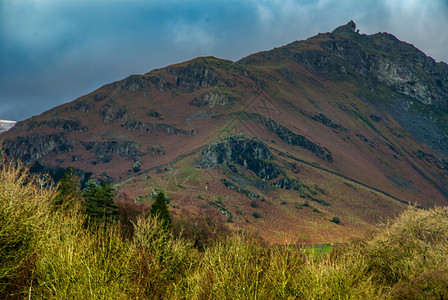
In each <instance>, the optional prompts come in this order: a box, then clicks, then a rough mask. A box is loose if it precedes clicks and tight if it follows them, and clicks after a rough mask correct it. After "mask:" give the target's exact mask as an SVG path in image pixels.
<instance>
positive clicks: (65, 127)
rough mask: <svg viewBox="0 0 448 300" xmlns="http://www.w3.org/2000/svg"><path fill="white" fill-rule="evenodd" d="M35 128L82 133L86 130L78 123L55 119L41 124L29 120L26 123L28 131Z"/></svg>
mask: <svg viewBox="0 0 448 300" xmlns="http://www.w3.org/2000/svg"><path fill="white" fill-rule="evenodd" d="M37 128H52V129H56V130H59V131H62V132H84V131H86V130H88V128H87V127H84V126H81V123H80V122H79V121H73V120H65V119H61V118H55V119H51V120H45V121H41V122H37V121H35V120H31V121H29V122H28V124H27V130H28V131H34V130H36V129H37Z"/></svg>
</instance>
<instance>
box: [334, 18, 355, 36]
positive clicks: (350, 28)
mask: <svg viewBox="0 0 448 300" xmlns="http://www.w3.org/2000/svg"><path fill="white" fill-rule="evenodd" d="M355 30H356V24H355V22H353V20H351V21H350V22H348V23H347V24H345V25H342V26H339V27H338V28H336V29H335V30H333V32H332V33H335V34H338V33H354V32H355Z"/></svg>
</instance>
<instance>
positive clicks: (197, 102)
mask: <svg viewBox="0 0 448 300" xmlns="http://www.w3.org/2000/svg"><path fill="white" fill-rule="evenodd" d="M233 100H234V98H233V97H231V96H229V95H227V94H225V93H222V92H218V91H210V92H207V93H205V94H204V95H202V96H201V97H200V98H199V99H198V98H194V99H193V100H192V101H191V102H190V105H192V106H197V107H203V106H208V107H210V108H213V107H215V106H216V105H221V106H223V105H227V104H229V103H230V102H231V101H233Z"/></svg>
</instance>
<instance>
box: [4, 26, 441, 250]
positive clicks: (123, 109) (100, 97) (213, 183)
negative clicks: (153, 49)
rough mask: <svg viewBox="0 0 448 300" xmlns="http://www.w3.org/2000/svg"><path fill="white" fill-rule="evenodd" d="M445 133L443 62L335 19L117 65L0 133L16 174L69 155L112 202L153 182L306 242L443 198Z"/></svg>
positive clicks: (177, 197) (197, 206)
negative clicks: (247, 48)
mask: <svg viewBox="0 0 448 300" xmlns="http://www.w3.org/2000/svg"><path fill="white" fill-rule="evenodd" d="M447 135H448V66H447V64H445V63H444V62H436V61H434V60H433V59H432V58H430V57H428V56H426V55H425V54H424V53H422V52H421V51H420V50H418V49H417V48H415V47H414V46H413V45H411V44H407V43H405V42H402V41H400V40H398V39H397V38H396V37H395V36H393V35H391V34H389V33H377V34H373V35H365V34H359V33H358V32H357V31H356V25H355V23H354V22H349V23H348V24H346V25H344V26H341V27H338V28H336V29H335V30H334V31H333V32H329V33H324V34H318V35H316V36H314V37H311V38H309V39H307V40H304V41H295V42H293V43H290V44H288V45H286V46H283V47H279V48H275V49H273V50H269V51H264V52H260V53H256V54H253V55H250V56H248V57H245V58H243V59H241V60H239V61H237V62H232V61H228V60H223V59H218V58H215V57H200V58H197V59H194V60H191V61H187V62H183V63H179V64H176V65H172V66H169V67H166V68H162V69H157V70H153V71H151V72H149V73H147V74H144V75H131V76H129V77H127V78H125V79H123V80H120V81H117V82H114V83H111V84H107V85H105V86H103V87H101V88H99V89H98V90H96V91H93V92H92V93H90V94H88V95H85V96H82V97H80V98H79V99H76V100H74V101H72V102H70V103H66V104H64V105H61V106H58V107H55V108H53V109H51V110H49V111H47V112H45V113H43V114H41V115H39V116H35V117H33V118H30V119H28V120H25V121H22V122H19V123H17V124H16V125H15V126H14V127H13V128H12V129H11V130H9V131H7V132H4V133H2V134H1V136H0V138H1V139H2V140H3V144H4V146H3V147H4V149H5V152H6V154H7V155H9V156H11V157H14V158H19V159H21V160H22V161H23V162H25V163H26V164H28V165H29V166H30V168H31V170H33V171H45V172H50V173H52V174H58V170H63V169H64V168H67V167H69V166H74V167H75V168H76V169H77V170H78V171H79V174H80V175H81V176H83V178H84V179H86V178H89V177H95V178H98V179H100V180H105V179H109V180H111V181H112V182H113V183H114V186H115V188H117V189H118V190H119V191H120V192H119V197H120V198H121V201H129V202H132V203H133V202H146V203H152V201H154V200H153V196H154V195H156V194H157V192H158V191H164V192H165V193H166V195H167V197H168V199H169V205H170V212H171V214H172V215H173V216H174V218H182V217H192V216H195V217H199V218H206V219H207V220H208V222H209V224H215V225H216V224H218V223H220V222H226V224H227V225H228V226H229V227H230V228H231V229H234V230H237V229H239V228H243V229H245V230H248V231H254V232H258V234H259V235H260V236H261V237H263V238H264V239H265V240H267V241H268V242H270V243H284V242H292V243H302V244H311V243H323V242H338V241H340V242H342V241H346V240H348V239H350V238H354V237H358V236H360V235H362V234H364V233H365V232H366V231H369V230H371V229H372V228H374V226H375V225H376V224H377V223H378V222H380V221H382V220H384V219H386V218H389V217H392V216H395V215H396V214H397V213H399V212H400V211H402V210H404V209H405V208H406V207H407V206H409V205H414V206H417V207H419V208H427V207H432V206H440V205H446V204H447V201H448V138H447ZM59 173H60V172H59Z"/></svg>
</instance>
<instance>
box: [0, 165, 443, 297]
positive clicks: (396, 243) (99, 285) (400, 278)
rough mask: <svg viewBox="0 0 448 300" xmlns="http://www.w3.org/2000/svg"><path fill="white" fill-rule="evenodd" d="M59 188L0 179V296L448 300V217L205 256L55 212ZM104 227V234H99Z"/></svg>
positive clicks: (172, 240)
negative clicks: (318, 241) (314, 245)
mask: <svg viewBox="0 0 448 300" xmlns="http://www.w3.org/2000/svg"><path fill="white" fill-rule="evenodd" d="M55 194H56V189H55V187H53V186H51V184H49V182H48V181H47V180H45V179H42V178H38V177H31V176H29V175H28V173H27V172H26V170H24V169H23V168H22V167H21V166H20V165H12V164H9V165H7V164H5V165H4V166H3V168H2V169H1V172H0V298H2V299H3V298H18V299H23V298H36V299H137V298H139V299H209V298H212V299H256V298H258V299H293V298H295V299H338V298H344V299H359V298H365V299H413V298H414V299H428V298H429V299H431V298H433V299H436V298H437V299H443V298H446V297H447V296H448V275H447V274H448V273H447V270H448V260H447V257H446V253H448V209H447V208H435V209H433V210H428V211H425V210H417V209H415V208H410V209H409V210H407V211H405V212H404V213H403V214H402V215H401V216H400V217H398V218H397V219H396V220H395V221H394V222H391V223H390V224H386V225H384V226H383V227H382V228H381V229H380V230H379V231H378V233H376V234H374V235H372V236H370V237H367V238H365V239H363V240H360V241H357V242H352V243H347V244H343V245H340V246H337V247H334V248H333V250H332V251H331V252H330V253H328V254H325V255H321V254H319V255H317V254H312V253H309V251H305V250H304V249H301V248H298V247H294V246H269V245H266V244H264V243H263V242H262V241H260V240H259V239H257V238H255V237H252V236H250V235H247V234H241V233H235V234H230V235H225V236H223V237H222V238H218V239H217V240H215V241H214V242H213V244H211V245H210V244H209V245H207V244H205V245H202V247H201V251H199V250H197V248H195V247H194V246H193V242H190V241H188V240H186V239H184V238H180V237H178V236H174V235H173V233H172V231H171V230H170V229H169V228H167V227H166V226H165V224H164V223H163V222H162V221H160V220H158V219H157V218H153V219H151V218H145V217H141V218H138V219H137V221H136V222H135V223H134V225H133V226H134V230H133V235H132V236H129V235H124V234H123V232H122V229H121V228H122V227H121V226H120V224H119V223H118V222H115V223H112V224H111V225H109V226H105V227H104V226H101V224H96V223H89V226H87V227H86V226H85V218H86V216H85V215H84V213H83V210H82V208H81V204H79V205H74V207H73V209H70V210H54V209H51V205H52V203H53V200H54V196H55ZM99 228H101V230H99Z"/></svg>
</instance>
